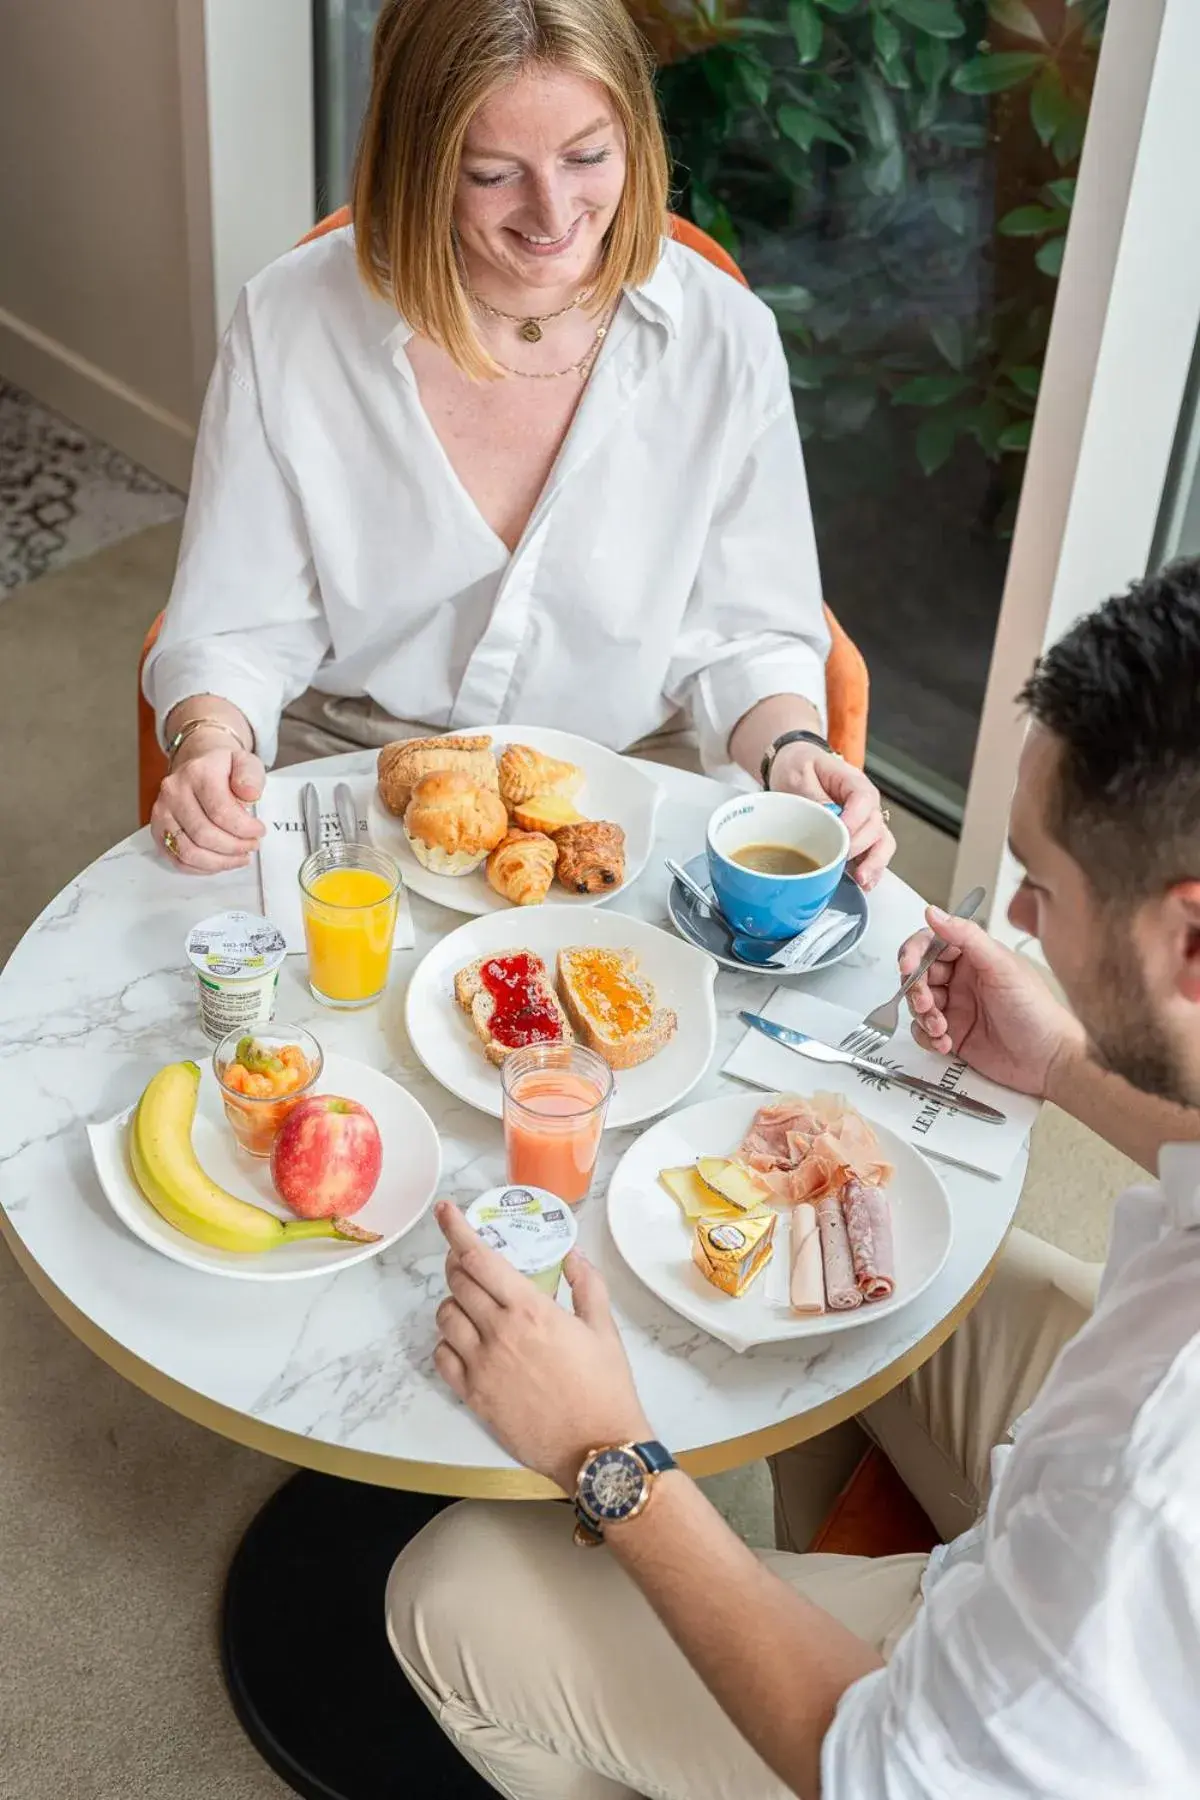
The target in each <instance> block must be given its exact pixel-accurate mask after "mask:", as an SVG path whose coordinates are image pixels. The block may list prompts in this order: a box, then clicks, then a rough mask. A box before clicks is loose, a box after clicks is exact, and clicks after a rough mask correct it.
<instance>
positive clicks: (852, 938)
mask: <svg viewBox="0 0 1200 1800" xmlns="http://www.w3.org/2000/svg"><path fill="white" fill-rule="evenodd" d="M683 866H684V868H685V869H686V870H687V872H688V874H689V875H690V876H691V878H692V880H693V881H695V882H698V883H699V885H700V886H701V887H702V888H703V889H704V890H705V891H706V892H707V893H711V892H712V888H711V886H710V884H709V879H708V858H707V857H706V856H705V855H704V853H703V852H701V854H700V855H699V856H693V858H692V860H691V861H690V862H687V863H684V865H683ZM829 904H830V906H832V907H833V908H834V909H835V910H836V911H837V912H844V913H853V914H855V916H856V917H857V921H858V923H857V924H856V925H855V928H854V930H853V931H852V932H850V933H849V935H848V936H846V937H844V938H843V939H842V941H841V943H840V944H835V945H834V946H833V948H832V950H830V951H828V952H827V953H826V954H825V955H824V956H823V957H822V958H821V960H820V961H819V962H815V963H813V965H812V967H811V968H808V969H772V968H769V967H767V966H765V965H764V964H763V963H757V962H749V961H748V960H747V959H746V958H744V957H741V956H739V955H738V954H737V952H736V951H735V950H734V948H733V943H732V940H731V937H730V933H729V928H728V926H726V925H725V924H723V923H722V921H721V920H720V919H718V918H714V917H713V915H712V914H711V913H708V912H705V910H704V908H703V907H702V906H701V905H700V902H699V901H698V900H695V899H693V898H692V896H691V894H689V893H688V891H687V889H686V888H685V887H684V886H683V885H682V883H681V882H678V881H672V883H671V886H670V888H669V890H668V892H667V911H668V912H669V913H670V915H671V923H672V924H673V925H674V927H675V929H676V931H677V932H678V933H679V935H680V937H682V938H686V939H687V941H688V943H689V944H695V945H696V947H697V948H698V949H700V950H703V951H705V952H706V953H707V954H708V955H709V956H711V957H712V958H713V959H714V961H716V962H718V963H720V965H721V967H722V968H723V969H731V970H733V971H734V972H735V973H737V974H739V975H773V976H774V977H775V978H776V980H777V981H795V980H796V979H798V978H799V977H801V976H805V975H819V974H820V973H821V970H822V969H831V968H832V967H833V965H834V963H838V962H841V960H842V958H843V957H844V956H849V954H850V952H851V950H853V948H854V946H855V945H856V944H857V943H858V942H859V940H860V939H861V937H862V935H863V933H864V931H865V930H866V929H867V923H868V920H869V918H870V914H869V911H868V908H867V896H866V895H865V894H864V893H863V891H862V889H861V888H860V887H859V885H858V883H857V882H856V881H855V880H854V879H853V877H852V876H850V875H843V876H842V879H841V881H840V882H839V883H838V885H837V887H836V888H835V890H834V894H833V898H832V900H831V901H830V902H829ZM785 941H786V940H785ZM763 948H764V950H765V949H766V948H767V946H766V945H765V944H764V945H763Z"/></svg>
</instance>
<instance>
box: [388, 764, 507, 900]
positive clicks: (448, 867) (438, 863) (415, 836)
mask: <svg viewBox="0 0 1200 1800" xmlns="http://www.w3.org/2000/svg"><path fill="white" fill-rule="evenodd" d="M507 831H508V812H507V810H506V809H505V805H504V802H503V800H501V798H500V795H499V794H498V793H497V791H496V789H495V788H494V787H491V786H486V785H485V784H484V783H483V782H479V781H475V780H474V779H473V778H472V777H471V776H470V775H467V774H464V773H463V772H462V771H461V770H457V769H439V770H437V771H436V772H435V773H434V774H432V775H425V776H422V778H421V780H420V781H418V782H417V784H416V786H415V787H414V788H413V791H412V798H411V799H410V800H409V802H408V805H407V806H406V807H405V809H404V832H405V836H406V837H407V838H408V841H409V843H410V844H411V845H412V852H413V855H414V856H415V857H416V859H417V861H418V862H419V863H422V864H423V865H424V866H425V868H427V869H429V870H430V871H431V872H432V873H433V874H434V875H469V874H470V873H471V871H472V870H473V869H477V868H478V867H479V866H480V864H481V863H483V862H486V860H487V858H488V855H489V853H490V852H491V851H492V850H494V849H495V848H496V845H497V844H498V843H499V842H500V840H501V838H503V837H504V836H505V834H506V833H507Z"/></svg>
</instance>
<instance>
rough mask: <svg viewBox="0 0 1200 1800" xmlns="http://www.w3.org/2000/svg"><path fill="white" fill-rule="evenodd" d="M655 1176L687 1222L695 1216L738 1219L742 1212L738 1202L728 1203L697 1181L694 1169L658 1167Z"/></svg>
mask: <svg viewBox="0 0 1200 1800" xmlns="http://www.w3.org/2000/svg"><path fill="white" fill-rule="evenodd" d="M658 1179H659V1180H660V1181H661V1182H662V1184H663V1186H664V1187H665V1188H666V1190H667V1192H668V1194H670V1196H671V1198H672V1200H676V1201H678V1203H679V1209H680V1211H681V1212H682V1213H683V1216H684V1218H685V1219H686V1220H687V1222H688V1224H689V1225H694V1224H695V1222H696V1220H697V1219H740V1218H743V1217H744V1216H745V1214H744V1211H743V1209H742V1208H741V1207H740V1206H731V1205H730V1203H729V1202H728V1201H727V1200H723V1199H722V1198H721V1196H720V1194H718V1193H717V1191H716V1189H715V1188H710V1187H709V1186H708V1185H707V1183H705V1182H703V1181H701V1179H700V1177H699V1175H698V1174H697V1173H696V1171H695V1169H694V1168H692V1167H690V1166H689V1167H688V1168H685V1169H662V1170H660V1172H659V1177H658ZM753 1210H754V1211H755V1212H766V1211H767V1210H768V1208H767V1206H766V1204H765V1202H764V1203H763V1204H762V1205H760V1206H756V1207H754V1209H753Z"/></svg>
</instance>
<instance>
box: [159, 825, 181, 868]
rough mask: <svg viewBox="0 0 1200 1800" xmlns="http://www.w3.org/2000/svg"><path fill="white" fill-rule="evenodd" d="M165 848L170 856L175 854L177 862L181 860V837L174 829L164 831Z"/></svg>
mask: <svg viewBox="0 0 1200 1800" xmlns="http://www.w3.org/2000/svg"><path fill="white" fill-rule="evenodd" d="M163 849H164V850H165V851H166V853H167V855H168V856H173V857H174V858H175V861H176V862H178V861H179V839H178V838H177V837H176V836H175V833H174V832H173V831H164V832H163Z"/></svg>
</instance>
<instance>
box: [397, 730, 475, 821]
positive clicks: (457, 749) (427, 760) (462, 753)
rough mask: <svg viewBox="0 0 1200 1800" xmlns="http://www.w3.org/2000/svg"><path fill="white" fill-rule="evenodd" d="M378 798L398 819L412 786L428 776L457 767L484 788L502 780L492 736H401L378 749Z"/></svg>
mask: <svg viewBox="0 0 1200 1800" xmlns="http://www.w3.org/2000/svg"><path fill="white" fill-rule="evenodd" d="M378 768H379V798H380V799H381V800H382V802H383V804H384V805H385V806H386V807H387V809H388V811H389V812H391V813H395V815H396V817H397V818H398V819H400V818H403V817H404V809H405V807H406V806H407V805H408V803H409V801H410V800H411V798H412V792H413V789H414V788H415V787H416V785H417V783H418V781H420V780H421V779H422V778H423V777H424V776H426V775H433V774H435V773H437V772H438V771H439V770H442V769H457V770H458V771H459V773H460V774H463V775H470V776H471V777H472V779H473V780H475V781H477V782H478V783H479V784H480V786H481V787H490V788H495V787H496V786H497V784H498V782H499V779H500V776H499V771H498V770H497V768H496V759H495V757H494V756H493V755H492V740H491V738H490V737H460V736H454V735H453V734H451V735H449V736H447V737H436V738H400V739H398V740H397V742H396V743H394V744H385V745H384V747H383V749H382V750H381V751H380V752H379V765H378Z"/></svg>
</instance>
